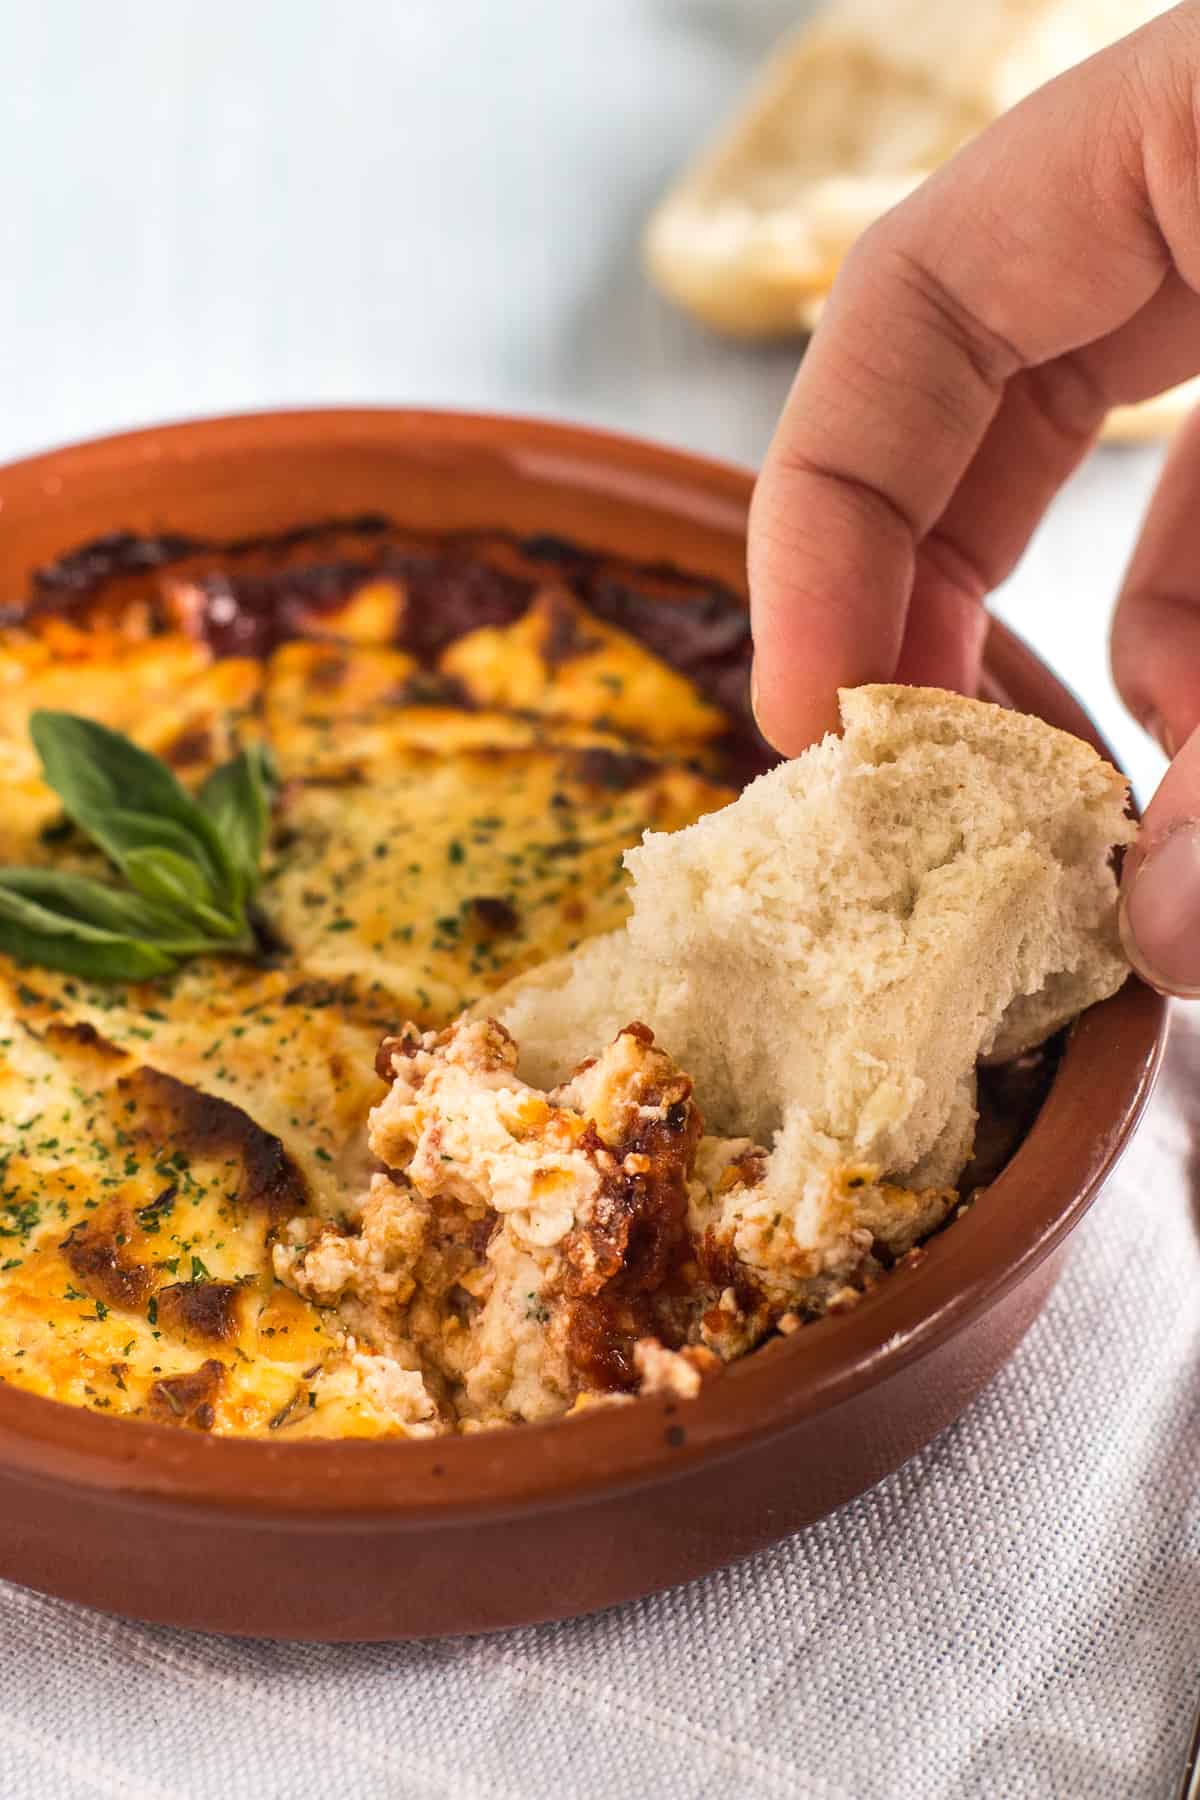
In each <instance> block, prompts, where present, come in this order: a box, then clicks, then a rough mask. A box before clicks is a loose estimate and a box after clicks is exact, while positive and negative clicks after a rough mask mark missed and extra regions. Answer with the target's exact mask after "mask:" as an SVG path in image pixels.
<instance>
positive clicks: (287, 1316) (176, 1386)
mask: <svg viewBox="0 0 1200 1800" xmlns="http://www.w3.org/2000/svg"><path fill="white" fill-rule="evenodd" d="M165 585H166V586H167V587H168V588H169V587H170V583H166V584H165ZM185 597H186V596H185ZM172 604H173V606H174V607H175V611H176V615H177V616H178V617H180V618H181V619H182V620H183V621H184V623H185V624H186V621H187V618H188V608H187V606H186V605H184V604H183V602H182V601H181V600H180V598H179V594H178V593H175V594H174V597H173V600H172ZM402 604H403V595H402V594H400V595H399V596H398V592H397V589H396V586H395V584H394V583H390V582H385V581H374V582H364V583H363V584H362V585H361V586H360V587H359V589H358V590H357V592H356V593H355V594H354V595H352V596H351V598H350V600H349V601H348V602H347V604H346V605H345V606H343V607H342V608H341V609H340V610H339V612H338V613H337V615H336V617H332V616H331V615H330V614H329V613H328V612H325V613H322V614H321V615H320V616H319V618H317V617H315V618H314V629H319V630H320V632H321V634H322V637H321V641H319V642H314V641H304V642H295V643H288V644H285V645H284V646H282V647H281V648H279V649H277V650H275V651H274V652H273V653H272V654H270V655H269V656H268V657H267V658H266V659H265V660H264V661H263V662H258V661H255V660H252V659H248V658H229V659H225V660H216V659H214V658H213V656H212V655H211V653H210V651H209V650H208V649H207V648H206V647H205V646H204V645H203V644H202V643H200V642H197V641H195V640H194V639H193V638H191V637H190V636H188V635H186V632H185V631H182V630H181V631H170V632H167V633H165V634H162V635H157V636H155V635H148V633H149V626H148V624H147V620H148V618H149V617H150V614H151V612H152V608H151V607H150V605H149V602H148V601H147V599H146V596H145V593H144V592H142V590H141V589H139V592H138V596H137V599H136V605H133V606H131V607H130V608H129V609H128V616H127V617H125V618H124V620H123V622H122V624H121V626H120V627H115V626H114V625H113V623H112V621H111V619H109V620H108V622H103V621H98V622H97V623H96V624H94V625H93V626H92V627H90V628H88V627H85V626H76V625H72V624H69V623H65V622H64V621H62V620H59V619H55V618H48V619H46V620H44V621H42V622H41V624H40V625H38V626H36V627H31V628H28V629H25V630H19V631H10V632H9V633H8V634H7V635H6V636H5V637H3V638H0V777H2V778H3V780H4V782H5V790H6V806H5V813H4V817H3V819H2V820H0V860H2V861H3V862H7V863H31V862H36V863H45V862H48V861H54V862H56V863H62V862H64V861H65V862H66V863H67V864H68V865H70V866H77V867H90V868H91V869H92V870H93V872H101V873H102V870H99V869H98V868H97V865H96V863H95V862H94V861H93V860H91V859H90V856H89V853H88V852H87V850H86V847H84V846H82V845H80V844H79V843H78V842H77V841H75V840H72V839H71V838H70V837H69V836H68V837H67V838H66V840H65V841H64V839H63V837H62V833H61V831H60V830H59V826H60V823H61V820H60V814H59V809H58V805H57V802H56V800H55V797H54V796H53V795H52V794H51V793H49V792H48V791H47V790H46V789H45V788H44V787H43V786H42V784H41V782H40V781H39V779H38V775H37V763H36V758H35V756H34V754H33V751H32V746H31V745H30V742H29V736H28V720H29V714H30V712H31V711H32V710H33V709H34V708H35V707H37V706H52V707H64V708H68V709H70V710H74V711H79V712H84V713H87V714H89V715H90V716H92V717H95V718H99V719H102V720H104V721H105V722H106V723H108V724H110V725H112V726H114V727H116V728H117V729H119V730H122V731H125V732H128V733H129V734H130V735H131V736H133V737H134V738H136V739H137V740H138V741H140V742H141V743H143V744H145V745H146V746H147V747H148V748H151V749H153V750H155V751H156V752H157V753H158V754H160V755H164V756H166V757H167V758H168V760H170V761H172V762H173V764H174V766H175V767H176V768H177V770H178V772H179V774H180V776H181V778H182V779H183V780H185V781H192V780H198V779H200V778H201V777H202V776H203V775H204V774H205V773H206V772H207V770H208V769H209V768H211V767H212V766H213V765H214V764H215V763H216V762H218V761H220V760H223V759H224V758H225V757H227V756H228V755H229V754H231V752H232V750H233V749H234V748H235V747H236V745H237V743H238V742H239V741H245V740H246V739H247V738H249V737H252V736H265V737H266V738H267V740H268V741H269V742H270V743H271V745H272V747H273V749H274V751H275V754H276V757H277V760H278V762H279V764H280V766H281V770H282V773H283V776H284V787H283V791H282V793H281V796H280V801H279V805H278V808H277V814H276V820H275V829H274V838H273V842H272V846H271V849H270V852H269V855H268V859H267V865H266V871H265V877H264V884H263V888H262V893H261V902H262V908H263V911H264V913H265V915H266V917H267V919H268V921H269V923H270V926H271V928H272V930H273V932H274V933H275V934H276V935H277V936H278V938H279V939H280V940H281V942H282V943H283V944H284V945H285V946H286V948H285V949H284V950H282V951H281V953H280V955H279V956H278V957H276V958H275V959H274V960H273V962H271V963H269V964H267V965H261V966H256V965H254V964H252V963H249V962H238V961H234V960H198V961H196V962H193V963H190V964H188V965H186V966H185V967H184V968H182V969H181V970H180V971H179V972H178V973H177V974H176V975H175V976H173V977H170V978H167V979H164V980H162V981H158V982H154V983H147V984H143V985H136V986H96V985H92V984H90V983H88V982H85V981H78V980H73V979H70V978H68V977H64V976H61V975H56V974H53V973H50V972H48V971H45V970H42V969H29V970H22V969H18V968H16V967H15V966H14V965H13V964H11V963H10V962H8V961H7V960H6V959H3V958H0V1379H4V1380H7V1381H10V1382H13V1383H15V1384H17V1385H19V1386H22V1387H25V1388H29V1389H31V1390H32V1391H34V1392H37V1393H41V1394H44V1395H48V1396H51V1397H53V1398H57V1399H59V1400H63V1401H67V1402H68V1403H70V1404H75V1405H86V1406H92V1407H96V1408H99V1409H100V1410H102V1411H106V1412H111V1413H114V1414H118V1413H130V1414H136V1415H139V1416H142V1417H147V1418H151V1419H154V1420H156V1421H159V1422H162V1423H166V1424H173V1425H178V1426H181V1427H190V1428H195V1429H201V1430H215V1431H219V1432H220V1431H226V1432H251V1433H253V1432H265V1431H275V1432H286V1433H287V1434H288V1435H289V1436H293V1435H295V1436H305V1435H339V1436H345V1435H380V1434H385V1435H386V1434H392V1435H403V1434H405V1433H409V1432H413V1431H417V1432H419V1431H421V1430H423V1429H425V1428H426V1427H425V1424H424V1422H423V1417H422V1414H421V1410H420V1405H419V1403H418V1402H417V1401H416V1400H415V1399H414V1395H413V1392H410V1391H409V1388H408V1387H407V1386H406V1382H407V1381H408V1380H409V1378H408V1377H407V1376H406V1373H405V1371H404V1369H403V1368H402V1367H400V1366H398V1365H397V1364H396V1363H394V1362H392V1363H385V1361H384V1359H382V1358H380V1357H377V1356H373V1355H371V1354H369V1353H368V1352H367V1351H366V1350H365V1348H364V1347H361V1346H356V1345H355V1344H354V1343H353V1342H352V1341H347V1339H346V1337H345V1334H344V1327H343V1325H342V1324H341V1322H340V1321H339V1319H338V1316H337V1315H336V1314H335V1313H332V1312H330V1311H328V1310H323V1309H320V1308H317V1307H315V1306H313V1305H310V1304H309V1302H308V1301H307V1300H305V1299H303V1298H301V1297H300V1296H299V1295H297V1294H295V1293H293V1292H291V1291H290V1290H289V1289H288V1288H286V1287H284V1286H282V1285H281V1284H280V1283H279V1282H277V1281H276V1279H275V1277H274V1274H273V1270H272V1257H271V1252H272V1246H273V1244H274V1242H275V1241H276V1240H277V1238H278V1234H279V1231H280V1229H281V1227H282V1225H283V1223H284V1221H285V1220H288V1219H291V1218H293V1217H295V1216H297V1215H300V1216H304V1215H305V1214H308V1215H311V1216H312V1217H313V1219H314V1220H321V1219H325V1220H328V1221H330V1222H331V1224H333V1225H336V1224H337V1223H338V1222H340V1221H343V1220H345V1219H347V1218H349V1219H353V1218H355V1217H356V1216H357V1212H358V1209H359V1207H360V1206H361V1202H362V1198H363V1196H364V1195H365V1194H366V1192H367V1188H368V1184H369V1172H370V1161H369V1153H368V1148H367V1142H366V1119H367V1114H368V1112H369V1110H370V1108H371V1107H372V1106H373V1105H375V1104H376V1103H377V1102H378V1101H379V1099H380V1097H381V1095H382V1093H383V1092H384V1089H383V1085H382V1083H381V1082H380V1080H379V1078H378V1077H377V1076H376V1074H375V1072H374V1057H375V1050H376V1047H377V1045H378V1042H379V1039H380V1037H381V1036H382V1035H383V1034H384V1033H385V1032H387V1031H389V1030H393V1029H395V1028H396V1027H397V1026H398V1025H399V1024H400V1023H402V1021H403V1020H404V1018H405V1017H408V1016H411V1017H413V1018H415V1019H417V1020H418V1021H420V1022H421V1023H422V1024H426V1025H436V1024H441V1023H443V1022H444V1021H445V1020H447V1019H448V1018H450V1017H451V1016H453V1014H454V1013H456V1012H457V1011H458V1010H459V1009H460V1008H461V1007H462V1006H463V1005H465V1004H466V1003H467V1002H469V1001H470V1000H472V999H473V998H475V997H477V996H478V995H480V994H481V993H483V992H486V991H487V990H488V989H490V988H491V987H494V986H496V985H498V984H499V983H500V982H501V981H503V980H505V979H507V978H508V977H509V976H510V975H512V974H514V973H516V972H517V971H519V970H520V969H522V968H525V967H528V966H530V965H531V964H533V963H536V962H538V961H540V960H542V959H543V958H545V957H547V956H549V955H553V954H556V953H557V952H559V951H561V950H564V949H566V948H568V947H569V946H570V945H572V944H574V943H575V942H577V941H578V940H579V939H581V938H583V937H586V936H588V935H589V934H591V933H593V932H596V931H601V930H607V929H609V928H610V927H611V926H613V925H614V924H616V923H617V922H618V921H619V920H620V918H621V917H622V916H623V915H624V911H625V891H624V877H623V872H622V868H621V857H622V854H623V852H624V851H625V849H627V848H628V847H629V846H630V845H632V844H634V843H636V842H637V841H638V840H639V838H640V837H641V835H642V833H643V831H644V830H645V829H646V828H647V827H653V828H654V829H656V830H669V829H673V828H675V827H677V826H680V825H684V824H687V823H689V822H690V821H691V820H692V819H694V818H696V817H697V816H698V815H699V814H700V813H702V812H706V811H709V810H711V809H712V808H714V807H716V806H720V805H723V804H724V803H725V801H726V800H727V799H728V798H729V797H730V792H729V789H728V788H727V787H725V786H723V785H722V784H721V783H720V782H719V781H718V780H716V779H715V778H714V777H713V776H712V775H711V774H710V773H706V772H704V769H703V764H704V762H705V760H706V759H707V758H708V756H709V752H708V750H707V748H706V746H707V745H708V743H709V741H710V740H714V739H715V738H716V737H717V736H718V735H719V734H720V733H721V732H722V731H723V730H724V729H725V720H724V716H723V715H722V714H720V713H718V712H717V711H716V709H715V708H713V707H712V706H710V705H709V704H708V703H707V702H706V701H704V700H702V699H701V698H700V696H699V695H698V694H696V693H695V691H694V690H693V689H692V688H691V687H690V685H689V684H688V683H687V682H686V681H685V680H683V678H682V677H680V676H678V675H676V674H675V673H674V671H672V670H670V669H669V668H667V667H666V665H665V664H663V663H661V662H660V661H658V659H657V658H655V657H654V656H653V655H652V654H651V653H650V652H649V651H647V650H646V649H644V648H643V647H642V646H640V645H639V644H637V643H636V642H635V641H634V640H633V639H631V638H628V637H625V636H624V634H622V633H618V632H615V631H612V630H611V629H609V628H607V627H604V626H602V625H600V624H599V623H598V622H596V621H591V620H589V619H588V618H587V617H586V615H583V614H581V613H580V612H579V611H578V609H576V610H575V613H574V615H573V617H572V619H571V622H570V624H571V630H572V632H573V633H574V640H573V642H572V643H571V645H570V646H568V647H569V649H570V651H571V654H569V655H567V656H566V658H565V660H556V659H555V654H552V652H553V651H554V646H553V645H551V644H550V643H549V642H548V640H547V631H548V629H549V626H548V615H547V614H546V613H545V611H544V610H541V611H539V610H537V608H536V603H535V608H534V609H531V611H530V614H529V615H527V617H526V618H525V619H522V620H519V621H518V622H517V624H516V625H514V626H511V627H504V628H501V629H496V630H492V629H490V628H489V629H487V630H483V631H477V632H474V633H471V634H469V635H468V636H467V637H465V638H463V639H461V640H460V641H459V643H458V644H457V645H456V646H452V647H451V649H450V650H449V651H446V652H444V653H443V654H442V656H441V658H440V665H439V666H438V667H435V668H432V669H429V668H426V669H422V668H420V667H419V666H418V664H417V662H416V660H415V659H414V658H413V657H412V656H410V655H408V654H407V652H405V651H402V650H396V649H393V648H391V647H389V645H388V644H387V642H386V641H384V640H386V638H387V637H388V636H389V635H390V633H391V632H392V631H393V630H394V629H395V627H396V621H397V617H398V616H399V614H398V609H399V608H401V607H402ZM562 629H563V627H562V624H561V621H560V623H559V626H558V630H559V632H560V635H561V631H562ZM335 632H336V639H335V638H334V635H333V634H334V633H335ZM560 648H561V645H560ZM412 1382H413V1383H414V1384H415V1388H419V1386H420V1383H419V1381H417V1380H416V1378H415V1377H413V1378H412Z"/></svg>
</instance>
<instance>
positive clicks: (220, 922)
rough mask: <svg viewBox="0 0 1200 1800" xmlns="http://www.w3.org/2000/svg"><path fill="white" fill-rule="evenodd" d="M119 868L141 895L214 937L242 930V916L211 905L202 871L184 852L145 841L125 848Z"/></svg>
mask: <svg viewBox="0 0 1200 1800" xmlns="http://www.w3.org/2000/svg"><path fill="white" fill-rule="evenodd" d="M121 868H122V870H123V872H124V875H125V879H126V880H127V881H128V883H129V885H130V887H132V888H134V889H135V890H136V892H137V893H139V894H141V895H142V896H143V898H144V899H146V900H149V901H152V902H154V903H155V904H156V905H158V906H159V907H166V908H167V909H168V910H170V911H172V912H174V913H175V914H176V916H177V917H178V918H179V919H180V920H183V921H192V922H194V923H195V924H198V925H200V926H201V927H202V928H203V929H204V930H205V931H206V932H207V933H208V934H209V935H210V936H212V937H215V938H236V937H238V936H239V934H244V922H243V920H242V919H241V917H240V916H239V917H230V915H229V914H228V913H224V912H219V911H218V910H217V908H216V907H215V906H213V905H211V903H210V902H211V891H210V889H209V885H208V882H207V880H206V879H205V877H204V874H203V872H202V871H201V870H200V869H198V868H197V867H196V864H195V863H194V862H192V861H191V860H190V859H189V858H188V857H187V856H182V855H180V854H179V853H178V852H176V851H174V850H163V849H159V848H156V847H155V846H154V845H151V844H148V845H146V846H145V847H144V848H142V849H137V850H127V851H126V852H125V854H124V856H123V857H122V859H121Z"/></svg>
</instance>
